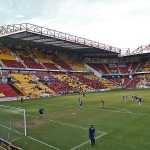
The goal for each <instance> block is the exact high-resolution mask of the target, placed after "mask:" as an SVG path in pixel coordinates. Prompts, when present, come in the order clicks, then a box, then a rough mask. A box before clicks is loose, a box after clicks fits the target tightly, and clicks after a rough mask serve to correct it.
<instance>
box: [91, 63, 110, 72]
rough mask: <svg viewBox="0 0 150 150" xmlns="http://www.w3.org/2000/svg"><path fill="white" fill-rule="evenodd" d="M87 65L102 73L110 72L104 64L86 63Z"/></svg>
mask: <svg viewBox="0 0 150 150" xmlns="http://www.w3.org/2000/svg"><path fill="white" fill-rule="evenodd" d="M88 65H89V66H90V67H92V68H94V69H95V70H97V71H98V72H100V73H102V74H110V72H109V70H108V69H107V68H106V66H105V65H104V64H96V63H93V64H91V63H88Z"/></svg>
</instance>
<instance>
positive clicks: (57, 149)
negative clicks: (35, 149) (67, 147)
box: [26, 136, 60, 150]
mask: <svg viewBox="0 0 150 150" xmlns="http://www.w3.org/2000/svg"><path fill="white" fill-rule="evenodd" d="M26 137H27V138H29V139H31V140H34V141H36V142H39V143H41V144H43V145H46V146H48V147H51V148H53V149H55V150H60V149H59V148H57V147H54V146H52V145H49V144H47V143H45V142H42V141H40V140H37V139H35V138H32V137H30V136H26Z"/></svg>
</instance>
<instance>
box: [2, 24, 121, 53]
mask: <svg viewBox="0 0 150 150" xmlns="http://www.w3.org/2000/svg"><path fill="white" fill-rule="evenodd" d="M25 31H26V32H31V33H36V34H40V35H44V36H47V37H51V38H56V39H60V40H64V41H68V42H73V43H77V44H81V45H85V46H89V47H93V48H99V49H104V50H107V51H111V52H115V53H118V54H120V53H121V49H120V48H116V47H113V46H108V45H106V44H102V43H99V42H96V41H92V40H89V39H85V38H82V37H77V36H74V35H71V34H67V33H63V32H60V31H56V30H52V29H48V28H44V27H41V26H37V25H34V24H30V23H21V24H13V25H6V26H0V37H2V36H6V35H10V34H15V33H19V32H25Z"/></svg>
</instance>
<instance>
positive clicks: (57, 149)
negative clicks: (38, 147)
mask: <svg viewBox="0 0 150 150" xmlns="http://www.w3.org/2000/svg"><path fill="white" fill-rule="evenodd" d="M0 126H1V127H3V128H6V129H9V130H12V131H14V132H16V133H18V134H21V135H23V136H24V134H23V133H21V132H18V131H16V130H14V129H12V128H9V127H7V126H3V125H1V124H0ZM24 137H27V138H29V139H32V140H34V141H36V142H39V143H41V144H43V145H46V146H48V147H50V148H53V149H55V150H60V149H59V148H57V147H54V146H52V145H49V144H47V143H45V142H42V141H40V140H38V139H35V138H32V137H31V136H24ZM20 139H21V138H20ZM17 140H19V139H17ZM14 141H15V140H14ZM11 142H13V141H11Z"/></svg>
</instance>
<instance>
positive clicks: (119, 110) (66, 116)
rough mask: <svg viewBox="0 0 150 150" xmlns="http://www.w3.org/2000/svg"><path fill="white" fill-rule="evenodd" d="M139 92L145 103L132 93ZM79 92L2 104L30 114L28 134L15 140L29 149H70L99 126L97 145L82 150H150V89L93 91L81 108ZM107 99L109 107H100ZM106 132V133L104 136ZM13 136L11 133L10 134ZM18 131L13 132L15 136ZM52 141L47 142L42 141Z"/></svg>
mask: <svg viewBox="0 0 150 150" xmlns="http://www.w3.org/2000/svg"><path fill="white" fill-rule="evenodd" d="M125 94H127V95H128V96H129V101H128V102H127V103H124V102H123V101H122V96H123V95H125ZM134 94H137V95H138V96H140V97H142V98H143V104H142V105H137V104H136V103H135V102H133V101H132V100H131V96H132V95H134ZM78 96H79V95H69V96H61V97H50V98H41V99H34V100H28V101H27V102H26V103H20V101H14V102H3V103H1V104H4V105H9V106H14V107H21V108H23V109H25V110H26V115H27V135H28V136H27V137H24V136H23V137H21V138H20V139H18V140H16V141H14V142H13V144H14V145H16V146H18V147H21V148H23V149H25V150H33V149H35V150H54V148H50V147H49V146H48V145H50V146H53V147H55V148H57V149H60V150H70V149H71V148H73V147H76V146H78V145H80V144H82V143H84V142H86V141H88V128H89V125H90V124H94V126H95V128H96V137H97V136H101V137H100V138H97V139H96V145H95V146H94V147H91V146H90V143H86V144H84V145H82V146H80V147H79V148H77V149H78V150H91V149H92V150H101V149H102V150H141V149H142V150H148V149H149V147H150V142H149V139H150V132H149V131H150V129H149V125H150V90H149V89H146V90H117V91H107V92H100V93H90V94H87V95H86V97H84V98H83V97H82V96H80V98H81V100H83V108H81V109H79V106H78V104H77V98H78ZM101 98H103V99H104V101H105V108H104V109H101V108H100V99H101ZM39 107H44V108H45V110H46V111H45V114H44V117H43V118H39V116H38V108H39ZM103 133H106V134H105V135H103V136H102V134H103ZM10 136H11V135H10ZM13 136H14V135H12V137H13ZM30 137H31V138H34V139H36V140H39V141H42V142H44V143H46V144H48V145H44V144H42V143H40V142H39V141H36V140H33V139H31V138H30Z"/></svg>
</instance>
